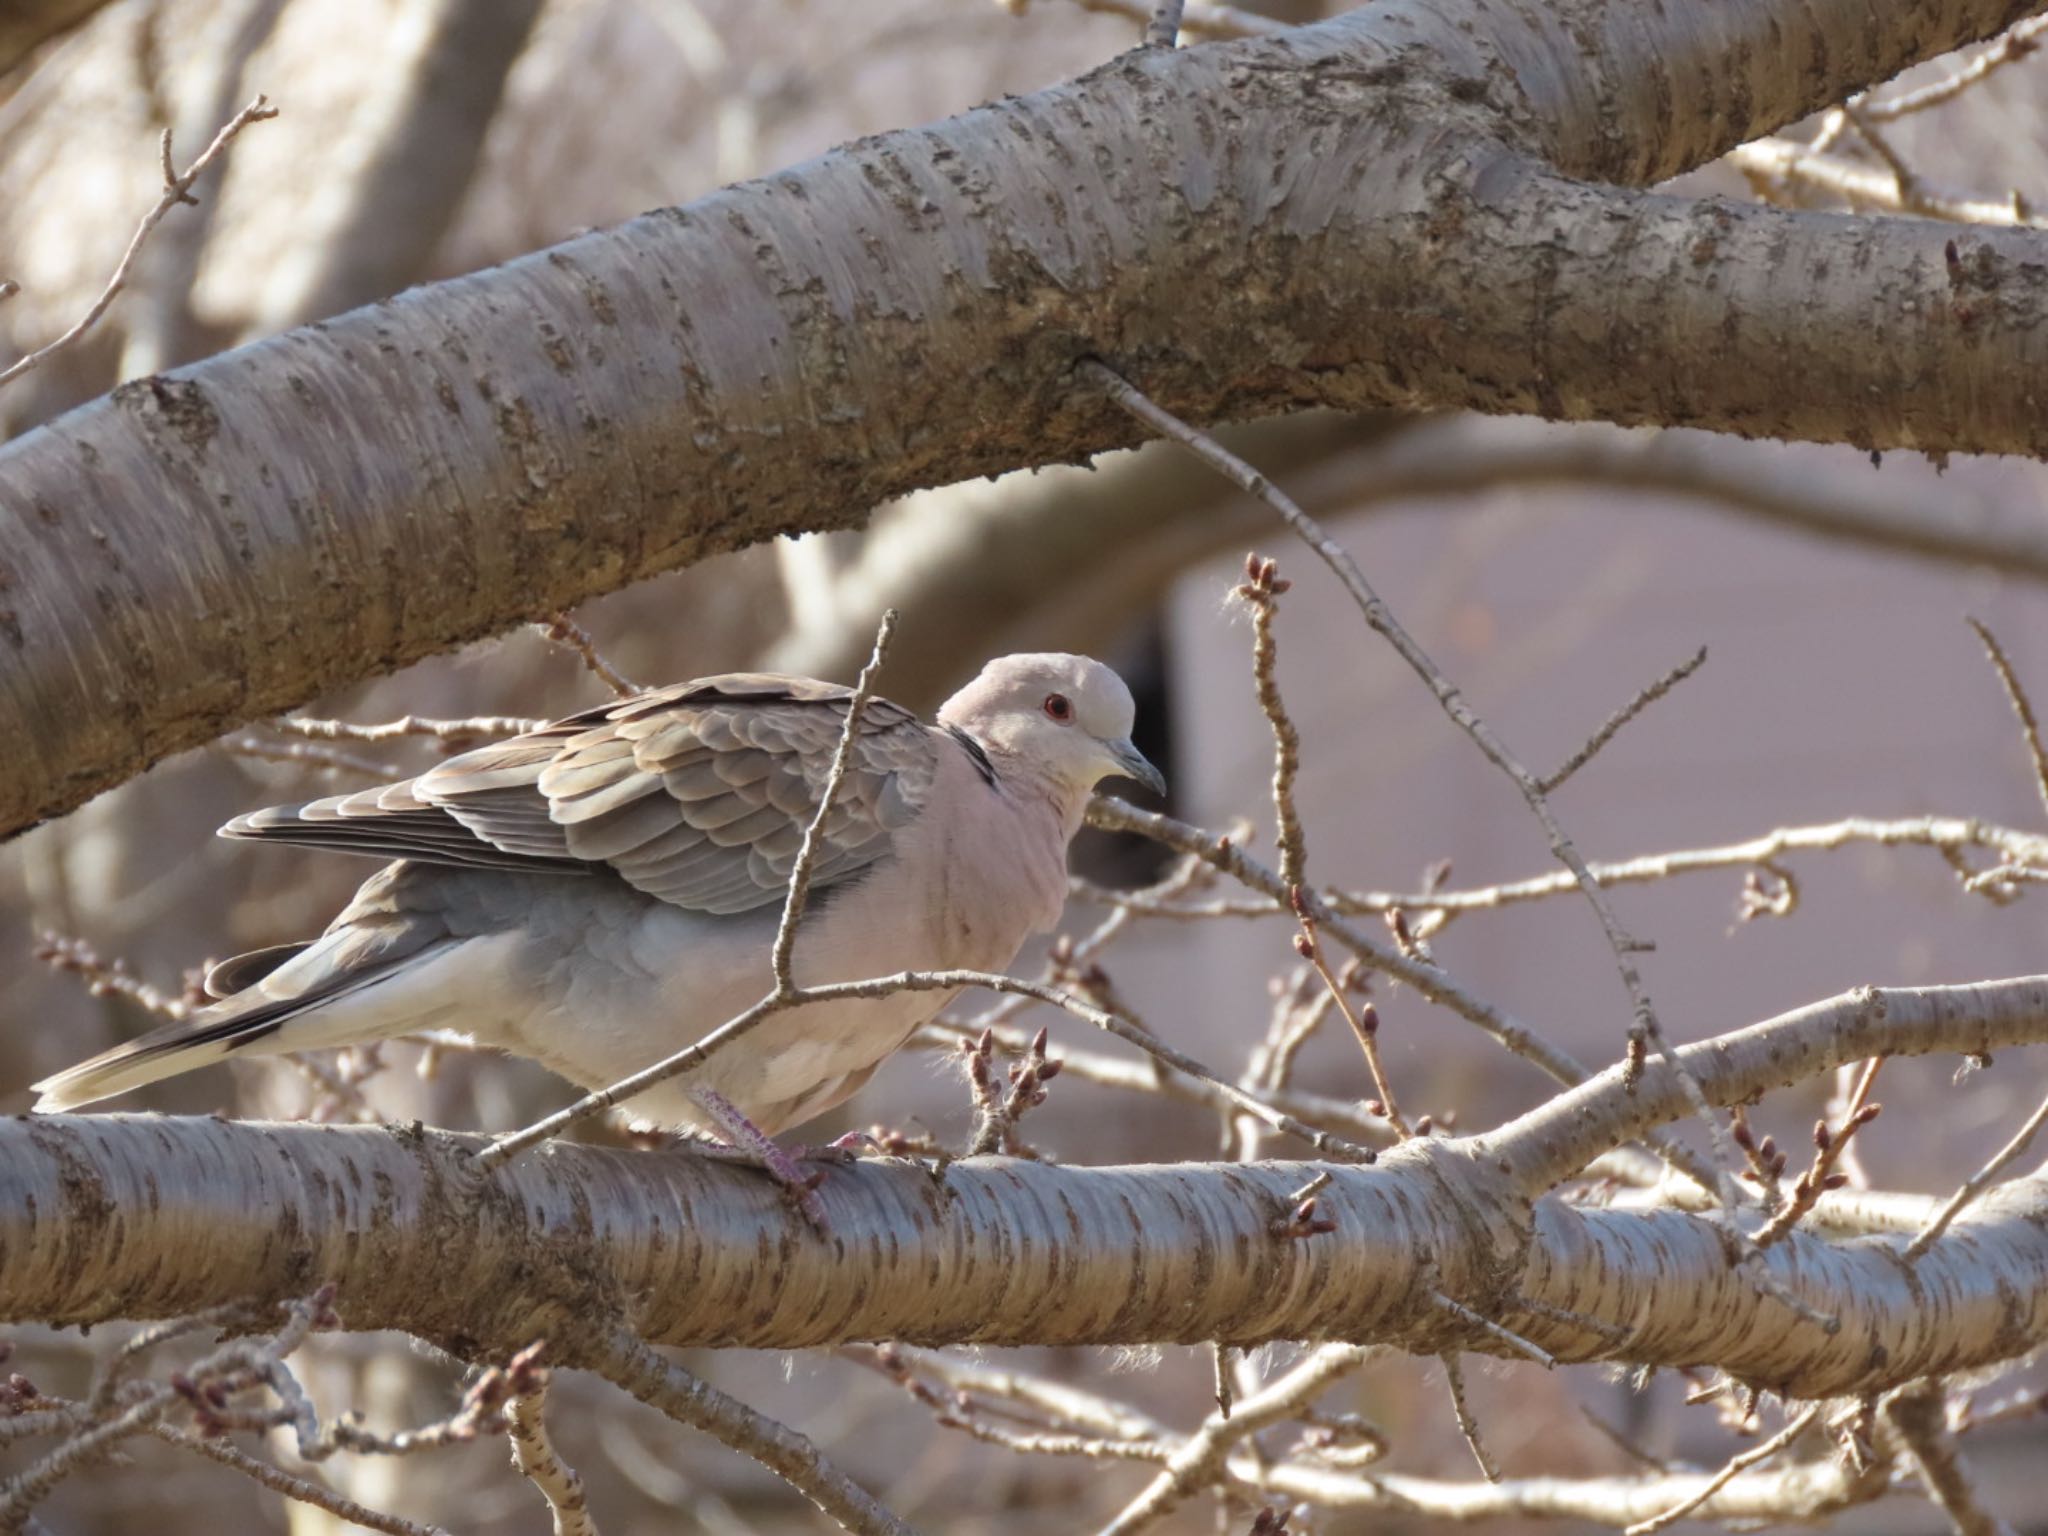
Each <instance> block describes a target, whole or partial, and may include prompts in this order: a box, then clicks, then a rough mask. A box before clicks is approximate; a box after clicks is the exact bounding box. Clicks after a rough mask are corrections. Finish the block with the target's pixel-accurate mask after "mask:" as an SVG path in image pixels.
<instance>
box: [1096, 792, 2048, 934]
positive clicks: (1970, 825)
mask: <svg viewBox="0 0 2048 1536" xmlns="http://www.w3.org/2000/svg"><path fill="white" fill-rule="evenodd" d="M1865 843H1868V844H1875V845H1877V846H1878V847H1882V848H1902V847H1916V848H1933V849H1936V850H1938V851H1942V852H1950V851H1956V852H1959V851H1960V850H1962V849H1966V848H1983V849H1986V850H1989V851H1991V852H1995V853H1997V854H1999V855H2000V857H2001V858H2002V859H2003V860H2005V861H2006V862H2005V863H2004V864H2002V865H1998V866H1993V867H1992V868H1990V869H1987V870H1985V871H1983V872H1982V873H1981V874H1978V873H1976V872H1974V871H1973V872H1972V875H1973V877H1974V878H1976V879H1980V880H1991V879H2024V878H2028V877H2029V876H2033V875H2044V876H2048V871H2041V870H2038V869H2036V868H2035V867H2033V866H2031V865H2029V864H2027V863H2025V862H2024V861H2027V860H2036V859H2048V838H2043V837H2041V836H2040V835H2039V834H2037V833H2033V832H2022V831H2020V830H2018V829H2016V828H2013V827H2002V826H1995V825H1993V824H1991V823H1989V822H1982V821H1978V820H1976V819H1974V818H1965V817H1960V816H1910V817H1903V818H1899V819H1896V820H1876V819H1873V818H1870V817H1863V816H1853V817H1849V818H1847V819H1845V820H1842V821H1831V822H1822V823H1818V824H1815V825H1812V826H1803V827H1780V828H1777V829H1776V830H1774V831H1770V832H1766V833H1764V834H1763V835H1762V836H1761V837H1754V838H1750V839H1749V840H1747V841H1746V842H1740V843H1724V844H1721V845H1719V846H1716V847H1711V848H1684V849H1677V850H1674V851H1672V852H1668V853H1651V854H1643V855H1640V856H1638V857H1636V858H1632V859H1619V860H1616V861H1614V862H1612V863H1605V864H1595V865H1593V873H1594V874H1595V875H1596V876H1597V877H1598V878H1599V880H1600V882H1601V884H1603V885H1639V884H1646V883H1649V882H1652V881H1657V880H1668V879H1671V878H1673V877H1674V876H1677V875H1684V874H1693V873H1697V872H1699V871H1702V870H1711V869H1740V868H1742V867H1743V866H1745V865H1754V866H1758V867H1761V868H1766V869H1769V868H1773V867H1775V866H1776V865H1777V861H1778V859H1779V857H1780V856H1781V855H1783V854H1786V853H1810V852H1830V851H1833V850H1835V849H1839V848H1845V847H1849V846H1851V845H1853V844H1865ZM2015 861H2019V862H2015ZM1577 886H1578V882H1577V881H1575V880H1574V879H1573V878H1572V876H1571V872H1570V871H1569V870H1559V871H1557V872H1556V873H1555V874H1547V875H1535V876H1532V877H1530V878H1528V879H1525V880H1507V881H1502V882H1501V883H1500V884H1498V885H1485V886H1475V887H1472V888H1470V889H1465V890H1449V891H1444V890H1439V891H1416V892H1399V891H1327V892H1324V893H1323V899H1324V900H1326V901H1327V902H1328V903H1329V904H1330V905H1331V906H1332V907H1334V908H1335V909H1336V910H1338V911H1340V912H1356V913H1376V912H1387V911H1391V910H1394V909H1396V908H1401V909H1405V910H1407V911H1411V912H1415V911H1421V912H1431V911H1442V912H1452V913H1465V912H1481V911H1491V910H1493V909H1495V908H1498V907H1506V906H1513V905H1514V904H1516V903H1518V902H1524V901H1541V900H1544V899H1547V898H1549V897H1552V896H1562V895H1565V894H1568V893H1570V892H1571V891H1574V890H1576V889H1577ZM1966 888H1967V882H1966ZM1132 894H1133V897H1134V898H1135V897H1137V896H1138V894H1139V893H1132ZM1188 915H1198V914H1192V913H1191V914H1188Z"/></svg>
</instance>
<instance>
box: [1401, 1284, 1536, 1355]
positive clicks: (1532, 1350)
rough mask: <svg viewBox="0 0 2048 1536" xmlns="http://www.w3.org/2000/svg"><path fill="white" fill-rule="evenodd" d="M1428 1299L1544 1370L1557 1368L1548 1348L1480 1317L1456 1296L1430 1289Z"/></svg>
mask: <svg viewBox="0 0 2048 1536" xmlns="http://www.w3.org/2000/svg"><path fill="white" fill-rule="evenodd" d="M1429 1300H1430V1305H1432V1306H1434V1307H1436V1308H1437V1309H1438V1310H1439V1311H1442V1312H1448V1313H1449V1314H1450V1315H1451V1316H1452V1317H1455V1318H1456V1319H1458V1321H1459V1322H1461V1323H1465V1324H1467V1325H1468V1326H1470V1327H1473V1328H1477V1329H1478V1330H1479V1331H1480V1332H1481V1333H1486V1334H1491V1335H1492V1336H1493V1337H1494V1338H1496V1339H1499V1340H1500V1341H1501V1342H1502V1343H1503V1344H1505V1345H1507V1346H1508V1347H1509V1348H1510V1349H1513V1350H1516V1351H1518V1352H1520V1353H1521V1354H1524V1355H1527V1356H1528V1357H1529V1358H1530V1359H1531V1360H1534V1361H1535V1362H1536V1363H1537V1364H1538V1365H1540V1366H1542V1367H1543V1369H1545V1370H1546V1371H1550V1370H1555V1369H1556V1368H1557V1356H1555V1355H1553V1354H1551V1353H1550V1351H1549V1350H1547V1349H1544V1348H1543V1347H1542V1346H1541V1345H1539V1344H1535V1343H1532V1342H1531V1341H1529V1340H1528V1339H1525V1338H1523V1337H1522V1336H1521V1335H1520V1334H1519V1333H1516V1332H1515V1331H1514V1330H1513V1329H1512V1328H1503V1327H1502V1326H1501V1325H1500V1324H1499V1323H1496V1322H1495V1321H1494V1320H1493V1319H1492V1318H1490V1317H1482V1316H1481V1315H1480V1314H1479V1313H1477V1312H1474V1311H1473V1310H1472V1309H1471V1308H1470V1307H1468V1306H1466V1305H1465V1303H1463V1302H1462V1301H1459V1300H1458V1299H1457V1298H1456V1297H1454V1296H1446V1295H1445V1294H1444V1293H1443V1292H1442V1291H1438V1290H1432V1291H1431V1292H1430V1293H1429Z"/></svg>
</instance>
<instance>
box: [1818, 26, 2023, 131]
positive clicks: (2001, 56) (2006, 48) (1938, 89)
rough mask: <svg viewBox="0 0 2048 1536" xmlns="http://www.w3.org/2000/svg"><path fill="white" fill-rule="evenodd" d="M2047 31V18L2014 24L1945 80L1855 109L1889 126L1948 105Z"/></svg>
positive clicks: (1863, 102) (1860, 103)
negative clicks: (2045, 29)
mask: <svg viewBox="0 0 2048 1536" xmlns="http://www.w3.org/2000/svg"><path fill="white" fill-rule="evenodd" d="M2044 28H2048V17H2042V16H2030V17H2028V18H2027V19H2026V20H2025V21H2021V22H2017V23H2015V24H2014V25H2013V26H2011V27H2009V28H2007V29H2006V31H2005V32H2004V33H2003V34H2002V35H2001V36H2000V37H1998V38H1997V39H1996V40H1995V41H1993V42H1992V43H1990V44H1989V45H1987V46H1986V47H1985V48H1983V49H1982V50H1981V51H1979V52H1978V53H1977V54H1976V55H1975V56H1974V57H1973V58H1971V59H1970V60H1969V61H1968V62H1966V63H1964V64H1963V65H1962V66H1961V67H1959V68H1957V69H1955V70H1953V71H1951V72H1950V73H1949V75H1948V77H1947V78H1946V79H1943V80H1936V81H1934V82H1933V83H1932V84H1931V85H1923V86H1920V87H1918V88H1917V89H1914V90H1910V91H1902V92H1900V93H1899V94H1898V95H1896V96H1888V97H1886V98H1884V99H1883V100H1882V101H1870V100H1859V101H1858V103H1857V105H1858V107H1859V109H1860V110H1861V111H1862V113H1863V116H1864V117H1866V118H1868V119H1870V120H1871V121H1873V122H1889V121H1892V120H1894V119H1897V118H1901V117H1905V116H1907V115H1908V114H1910V113H1914V112H1924V111H1926V110H1927V109H1928V108H1929V107H1935V106H1940V105H1941V104H1942V103H1943V102H1946V101H1952V100H1954V99H1955V98H1956V97H1957V96H1960V95H1961V94H1962V93H1963V92H1964V91H1966V90H1968V89H1969V88H1970V87H1971V86H1973V85H1975V84H1977V83H1978V82H1979V81H1981V80H1982V79H1983V78H1984V77H1985V76H1986V75H1989V74H1991V73H1992V72H1993V71H1994V70H1998V69H2002V68H2004V67H2005V66H2006V65H2008V64H2011V63H2014V62H2015V61H2017V60H2019V59H2024V58H2026V57H2027V56H2028V55H2029V54H2031V53H2033V52H2034V50H2035V49H2036V48H2038V47H2039V46H2040V37H2041V33H2042V31H2043V29H2044Z"/></svg>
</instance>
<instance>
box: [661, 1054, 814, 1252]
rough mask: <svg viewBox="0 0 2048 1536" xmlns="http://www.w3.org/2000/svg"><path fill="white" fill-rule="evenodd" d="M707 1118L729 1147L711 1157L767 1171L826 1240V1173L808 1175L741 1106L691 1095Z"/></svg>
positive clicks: (700, 1092) (699, 1092)
mask: <svg viewBox="0 0 2048 1536" xmlns="http://www.w3.org/2000/svg"><path fill="white" fill-rule="evenodd" d="M690 1097H691V1098H693V1099H694V1100H696V1102H697V1104H698V1106H699V1107H700V1108H701V1109H702V1110H703V1111H704V1113H705V1116H706V1117H707V1118H708V1119H709V1120H710V1121H711V1123H712V1125H713V1126H714V1127H716V1129H717V1131H718V1134H719V1135H721V1136H723V1137H724V1138H725V1140H726V1142H727V1145H726V1146H725V1147H724V1148H722V1149H719V1150H718V1151H713V1152H711V1153H710V1155H711V1156H714V1157H717V1156H723V1154H725V1153H732V1154H736V1155H734V1156H730V1157H726V1158H725V1161H728V1162H743V1163H748V1164H750V1165H752V1166H753V1167H756V1168H760V1169H762V1170H764V1171H765V1172H766V1173H767V1174H768V1176H769V1177H770V1178H772V1179H773V1180H775V1182H776V1183H777V1184H779V1185H781V1186H782V1194H783V1198H784V1199H786V1200H787V1201H789V1203H790V1204H791V1205H793V1206H795V1207H796V1208H797V1210H798V1211H800V1212H802V1213H803V1217H804V1220H806V1221H808V1222H809V1223H810V1224H811V1225H812V1226H813V1227H815V1228H816V1229H817V1231H818V1233H819V1234H820V1235H821V1236H823V1235H825V1234H828V1233H830V1232H831V1230H832V1226H831V1223H830V1222H828V1221H827V1220H826V1219H825V1206H824V1202H823V1201H821V1200H819V1198H818V1186H819V1185H820V1184H822V1183H824V1182H825V1170H824V1169H822V1168H815V1169H812V1170H811V1171H810V1172H809V1173H806V1172H805V1171H804V1170H803V1169H801V1168H799V1167H798V1166H797V1164H796V1159H795V1158H793V1157H791V1156H790V1154H789V1153H787V1152H785V1151H784V1150H783V1149H782V1148H781V1147H779V1146H777V1145H776V1144H775V1139H774V1138H773V1137H772V1136H770V1135H769V1134H768V1133H767V1132H766V1131H764V1130H762V1129H761V1128H760V1127H759V1126H758V1125H756V1124H754V1122H753V1121H751V1120H749V1119H748V1118H747V1117H746V1116H745V1115H744V1114H743V1113H741V1111H740V1109H739V1106H738V1105H736V1104H734V1103H733V1102H732V1100H730V1099H728V1098H727V1097H726V1096H725V1095H724V1094H722V1093H718V1092H715V1091H714V1090H712V1089H709V1088H698V1089H695V1090H693V1091H692V1092H691V1095H690Z"/></svg>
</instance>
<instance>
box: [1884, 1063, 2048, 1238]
mask: <svg viewBox="0 0 2048 1536" xmlns="http://www.w3.org/2000/svg"><path fill="white" fill-rule="evenodd" d="M2044 1122H2048V1099H2043V1100H2042V1101H2041V1103H2040V1106H2039V1107H2038V1108H2036V1109H2035V1111H2034V1112H2033V1113H2032V1114H2031V1115H2029V1116H2027V1120H2026V1124H2024V1125H2022V1126H2021V1127H2020V1128H2019V1129H2018V1130H2017V1131H2015V1132H2014V1133H2013V1137H2012V1140H2010V1141H2008V1142H2007V1143H2006V1144H2005V1145H2004V1146H2002V1147H2000V1148H1999V1149H1998V1150H1997V1151H1996V1152H1994V1153H1993V1154H1992V1155H1991V1161H1990V1162H1988V1163H1986V1164H1985V1165H1984V1166H1983V1167H1982V1168H1979V1169H1978V1170H1977V1171H1976V1172H1975V1173H1973V1174H1971V1175H1970V1176H1969V1177H1968V1178H1967V1179H1965V1180H1963V1183H1962V1187H1961V1188H1959V1189H1958V1190H1957V1191H1956V1192H1955V1193H1954V1194H1953V1195H1950V1196H1949V1197H1948V1199H1947V1201H1945V1202H1944V1203H1943V1205H1942V1207H1941V1209H1940V1210H1938V1211H1936V1212H1935V1213H1934V1216H1933V1219H1932V1220H1930V1221H1929V1222H1928V1223H1927V1225H1926V1226H1924V1227H1922V1228H1921V1229H1920V1231H1919V1232H1918V1233H1917V1234H1916V1235H1915V1236H1914V1238H1913V1241H1912V1242H1910V1243H1908V1244H1907V1245H1906V1253H1905V1256H1906V1258H1908V1259H1917V1258H1919V1257H1920V1255H1921V1254H1923V1253H1925V1252H1926V1251H1927V1250H1928V1248H1929V1247H1931V1246H1932V1245H1933V1243H1934V1240H1935V1239H1936V1238H1938V1237H1940V1236H1941V1234H1942V1233H1944V1232H1946V1231H1947V1230H1948V1226H1949V1223H1950V1222H1952V1221H1954V1220H1955V1219H1956V1217H1957V1216H1958V1215H1960V1214H1961V1212H1962V1210H1963V1208H1964V1207H1965V1206H1967V1205H1968V1204H1969V1203H1970V1202H1971V1201H1972V1200H1975V1199H1976V1198H1977V1197H1978V1196H1979V1195H1981V1194H1983V1193H1984V1191H1985V1190H1987V1189H1989V1188H1990V1187H1991V1185H1992V1183H1993V1182H1994V1181H1995V1180H1996V1179H1997V1178H1998V1175H1999V1174H2000V1173H2002V1172H2003V1171H2004V1170H2005V1169H2006V1167H2007V1166H2008V1165H2009V1164H2011V1163H2012V1162H2013V1161H2014V1159H2016V1158H2018V1157H2019V1156H2020V1155H2021V1154H2022V1153H2024V1152H2025V1151H2026V1150H2027V1148H2028V1147H2029V1146H2030V1145H2032V1143H2033V1140H2034V1137H2035V1136H2036V1135H2038V1134H2039V1133H2040V1130H2041V1126H2042V1124H2043V1123H2044Z"/></svg>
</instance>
